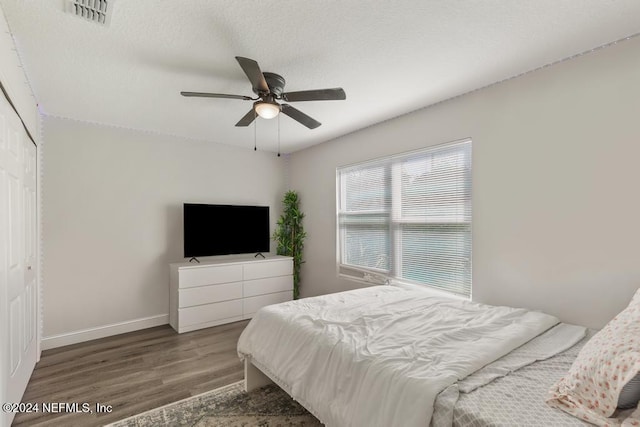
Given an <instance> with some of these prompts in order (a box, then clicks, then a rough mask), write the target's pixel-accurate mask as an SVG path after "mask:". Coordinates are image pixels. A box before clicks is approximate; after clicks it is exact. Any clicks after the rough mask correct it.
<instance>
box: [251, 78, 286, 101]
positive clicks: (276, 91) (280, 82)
mask: <svg viewBox="0 0 640 427" xmlns="http://www.w3.org/2000/svg"><path fill="white" fill-rule="evenodd" d="M262 75H263V76H264V79H265V80H266V82H267V86H269V92H271V94H272V95H274V96H275V97H276V98H280V97H281V96H282V94H283V92H284V85H285V80H284V77H282V76H281V75H279V74H276V73H268V72H264V73H262ZM254 92H255V93H256V94H257V95H260V93H258V91H256V90H255V89H254Z"/></svg>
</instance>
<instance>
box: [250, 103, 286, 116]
mask: <svg viewBox="0 0 640 427" xmlns="http://www.w3.org/2000/svg"><path fill="white" fill-rule="evenodd" d="M253 108H254V109H255V111H256V114H257V115H259V116H260V117H262V118H263V119H273V118H274V117H276V116H277V115H278V114H280V104H278V103H277V102H269V101H257V102H256V103H255V104H253Z"/></svg>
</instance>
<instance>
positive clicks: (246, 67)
mask: <svg viewBox="0 0 640 427" xmlns="http://www.w3.org/2000/svg"><path fill="white" fill-rule="evenodd" d="M236 60H237V61H238V63H239V64H240V66H241V67H242V71H244V73H245V74H246V75H247V77H248V78H249V81H250V82H251V86H253V90H254V91H255V92H269V86H268V85H267V81H266V80H265V79H264V75H263V74H262V71H261V70H260V66H259V65H258V63H257V62H256V61H254V60H253V59H249V58H243V57H242V56H236Z"/></svg>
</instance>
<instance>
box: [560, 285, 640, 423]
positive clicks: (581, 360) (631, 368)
mask: <svg viewBox="0 0 640 427" xmlns="http://www.w3.org/2000/svg"><path fill="white" fill-rule="evenodd" d="M638 373H640V289H638V290H637V291H636V293H635V295H634V296H633V298H632V299H631V302H630V303H629V305H628V306H627V308H625V309H624V310H623V311H622V312H621V313H620V314H618V315H617V316H616V317H614V318H613V319H612V320H611V321H610V322H609V323H608V324H607V325H606V326H605V327H604V328H602V330H600V331H599V332H598V333H597V334H595V335H594V336H593V338H591V340H589V342H587V343H586V344H585V346H584V347H583V348H582V350H580V353H579V354H578V357H577V358H576V360H575V361H574V362H573V365H572V366H571V369H569V372H568V373H567V374H566V375H565V376H564V377H563V378H561V379H560V380H559V381H558V382H557V383H556V384H554V385H553V387H551V389H550V390H549V396H548V398H547V404H549V406H552V407H555V408H559V409H561V410H563V411H565V412H568V413H569V414H571V415H574V416H576V417H578V418H580V419H582V420H584V421H588V422H590V423H592V424H596V425H599V426H610V425H620V421H619V420H616V419H615V418H610V417H611V415H612V414H613V412H614V411H615V410H616V409H617V407H618V401H619V398H620V395H621V392H622V390H623V388H624V387H625V386H626V385H627V384H629V383H631V385H630V386H629V389H633V388H634V385H633V384H634V383H632V382H631V380H632V379H634V378H635V377H636V376H637V375H638ZM626 396H627V393H626V391H625V395H624V396H623V398H625V399H626ZM622 403H626V404H629V405H631V407H633V406H637V404H638V402H637V400H636V401H635V403H633V402H632V401H626V400H625V402H622ZM638 414H640V410H636V411H634V413H633V414H632V415H631V416H630V417H629V418H628V419H626V420H625V421H624V423H623V425H625V426H626V425H630V426H634V425H640V420H639V419H637V416H638Z"/></svg>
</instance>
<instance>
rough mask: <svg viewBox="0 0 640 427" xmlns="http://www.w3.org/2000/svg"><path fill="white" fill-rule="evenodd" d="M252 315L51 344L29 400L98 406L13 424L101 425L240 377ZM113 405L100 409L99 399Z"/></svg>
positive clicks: (36, 373) (21, 419)
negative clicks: (191, 327)
mask: <svg viewBox="0 0 640 427" xmlns="http://www.w3.org/2000/svg"><path fill="white" fill-rule="evenodd" d="M246 325H247V321H242V322H236V323H230V324H227V325H221V326H216V327H213V328H207V329H201V330H199V331H194V332H188V333H185V334H177V333H176V332H175V331H174V330H173V329H171V327H170V326H169V325H165V326H158V327H155V328H150V329H145V330H141V331H136V332H131V333H128V334H123V335H117V336H113V337H108V338H102V339H99V340H94V341H89V342H85V343H80V344H74V345H70V346H66V347H59V348H55V349H51V350H46V351H44V352H43V353H42V357H41V359H40V362H38V364H37V365H36V369H35V371H34V372H33V375H32V376H31V380H30V381H29V384H28V386H27V390H26V392H25V395H24V397H23V399H22V401H23V402H32V403H35V402H39V403H42V402H48V403H51V402H60V403H73V402H78V403H84V402H86V403H89V404H90V405H91V408H92V409H93V411H94V412H93V413H91V414H85V413H58V414H51V413H49V414H45V413H42V412H40V413H31V414H17V415H16V418H15V419H14V421H13V424H12V425H13V426H102V425H105V424H108V423H111V422H113V421H117V420H120V419H123V418H126V417H129V416H131V415H134V414H139V413H141V412H144V411H147V410H149V409H153V408H157V407H159V406H162V405H166V404H168V403H171V402H175V401H178V400H181V399H185V398H187V397H190V396H194V395H196V394H200V393H203V392H205V391H209V390H213V389H215V388H218V387H221V386H223V385H227V384H231V383H233V382H236V381H240V380H241V379H242V378H243V376H244V372H243V366H242V363H241V362H240V359H238V355H237V353H236V345H237V342H238V337H239V336H240V333H241V332H242V331H243V329H244V328H245V326H246ZM96 403H100V404H103V405H111V406H112V407H113V411H112V412H111V413H100V414H98V413H96V412H95V404H96Z"/></svg>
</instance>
